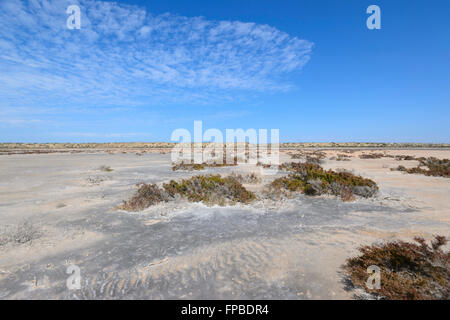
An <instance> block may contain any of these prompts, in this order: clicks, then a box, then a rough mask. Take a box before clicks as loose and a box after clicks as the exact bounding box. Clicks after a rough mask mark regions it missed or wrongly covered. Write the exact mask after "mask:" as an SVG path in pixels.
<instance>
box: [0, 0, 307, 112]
mask: <svg viewBox="0 0 450 320" xmlns="http://www.w3.org/2000/svg"><path fill="white" fill-rule="evenodd" d="M73 4H77V5H79V6H80V8H81V29H80V30H69V29H68V28H67V27H66V20H67V18H68V15H67V14H66V8H67V7H68V6H69V5H73ZM312 46H313V44H312V43H311V42H309V41H306V40H302V39H299V38H297V37H293V36H290V35H289V34H287V33H284V32H282V31H280V30H278V29H276V28H273V27H271V26H268V25H262V24H256V23H246V22H240V21H215V20H208V19H206V18H204V17H183V16H178V15H172V14H161V15H153V14H152V13H150V12H148V11H147V10H146V9H145V8H143V7H138V6H130V5H125V4H119V3H114V2H103V1H96V0H79V1H74V0H71V1H68V0H28V1H27V0H25V1H20V0H2V1H1V3H0V70H1V72H0V96H1V98H2V104H3V106H5V105H7V106H14V105H19V104H20V105H25V106H29V107H33V106H40V107H55V106H56V107H58V106H62V105H65V106H68V105H69V106H70V105H74V106H75V105H77V106H80V105H84V106H90V105H93V106H96V105H102V106H105V105H111V106H114V105H121V106H127V105H129V106H138V105H149V104H152V103H172V102H182V103H202V102H205V101H207V102H210V101H218V100H219V101H233V99H235V98H236V97H238V96H239V95H240V94H252V95H253V94H256V95H257V94H261V93H263V92H279V91H285V90H289V89H290V88H291V87H292V83H291V82H290V81H289V80H288V79H289V75H290V74H292V73H295V72H297V71H299V70H301V68H302V67H303V66H304V65H305V64H306V63H307V61H308V59H309V57H310V54H311V50H312Z"/></svg>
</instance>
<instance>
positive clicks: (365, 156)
mask: <svg viewBox="0 0 450 320" xmlns="http://www.w3.org/2000/svg"><path fill="white" fill-rule="evenodd" d="M385 157H387V158H391V157H393V156H390V155H388V154H385V153H374V152H372V153H363V154H360V155H359V158H360V159H380V158H385Z"/></svg>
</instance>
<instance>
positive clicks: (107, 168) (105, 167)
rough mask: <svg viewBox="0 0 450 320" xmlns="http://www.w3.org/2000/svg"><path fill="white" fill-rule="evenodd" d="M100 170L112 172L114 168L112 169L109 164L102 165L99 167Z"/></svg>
mask: <svg viewBox="0 0 450 320" xmlns="http://www.w3.org/2000/svg"><path fill="white" fill-rule="evenodd" d="M98 170H100V171H104V172H111V171H114V170H113V169H111V167H109V166H101V167H100V168H98Z"/></svg>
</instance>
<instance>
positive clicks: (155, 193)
mask: <svg viewBox="0 0 450 320" xmlns="http://www.w3.org/2000/svg"><path fill="white" fill-rule="evenodd" d="M136 186H137V187H138V190H137V191H136V193H135V194H134V195H133V196H132V197H131V199H130V200H128V201H124V202H123V203H122V205H120V206H119V207H118V209H122V210H126V211H141V210H144V209H146V208H148V207H150V206H153V205H155V204H158V203H160V202H167V201H169V200H170V197H169V195H168V194H167V193H166V192H165V191H164V190H163V189H161V188H159V187H158V186H157V185H156V184H145V183H141V184H138V185H136Z"/></svg>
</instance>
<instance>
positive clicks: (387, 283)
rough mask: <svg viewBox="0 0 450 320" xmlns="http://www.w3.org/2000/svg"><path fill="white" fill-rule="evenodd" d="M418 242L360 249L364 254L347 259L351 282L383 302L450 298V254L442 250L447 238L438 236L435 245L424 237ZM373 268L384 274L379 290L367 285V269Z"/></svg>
mask: <svg viewBox="0 0 450 320" xmlns="http://www.w3.org/2000/svg"><path fill="white" fill-rule="evenodd" d="M414 241H415V243H409V242H403V241H394V242H389V243H386V244H383V245H371V246H363V247H361V248H359V251H360V252H361V255H359V256H357V257H352V258H349V259H347V261H346V264H345V265H344V270H345V272H346V274H347V276H348V280H350V283H351V284H352V286H353V287H361V288H364V289H365V291H366V292H368V293H371V294H373V295H375V296H378V297H379V298H382V299H395V300H416V299H419V300H429V299H443V300H448V299H450V252H448V251H447V252H444V251H443V250H442V247H443V246H444V245H446V244H447V239H446V238H445V237H444V236H436V237H435V238H434V240H433V241H432V242H431V246H430V245H428V244H427V243H426V241H425V240H424V239H423V238H421V237H416V238H414ZM373 265H375V266H377V267H379V268H380V271H381V275H380V276H381V281H380V288H379V289H376V288H374V289H370V288H368V287H367V286H366V281H367V278H368V273H367V268H368V267H369V266H373Z"/></svg>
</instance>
